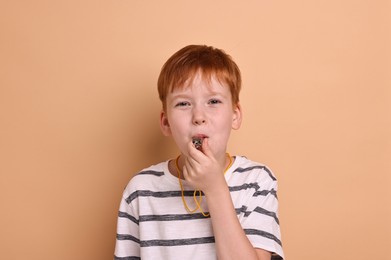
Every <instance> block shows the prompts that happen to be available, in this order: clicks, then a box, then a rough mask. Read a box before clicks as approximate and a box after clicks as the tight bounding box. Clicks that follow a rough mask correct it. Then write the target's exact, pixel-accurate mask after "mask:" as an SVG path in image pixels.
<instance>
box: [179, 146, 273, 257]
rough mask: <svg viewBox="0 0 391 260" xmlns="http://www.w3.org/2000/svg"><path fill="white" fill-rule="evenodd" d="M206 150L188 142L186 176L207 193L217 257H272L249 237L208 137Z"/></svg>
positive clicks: (204, 147) (190, 181) (184, 169)
mask: <svg viewBox="0 0 391 260" xmlns="http://www.w3.org/2000/svg"><path fill="white" fill-rule="evenodd" d="M203 153H204V154H203V155H201V153H200V152H199V151H198V150H196V149H195V148H194V147H193V146H192V144H190V145H189V154H190V158H188V159H187V162H186V163H185V165H184V168H183V175H184V177H185V179H186V180H187V181H188V182H189V183H190V184H191V185H193V186H194V187H196V188H199V189H201V190H202V191H203V192H204V194H205V197H206V199H207V203H208V208H209V213H210V216H211V221H212V226H213V233H214V236H215V244H216V252H217V257H218V259H261V260H266V259H268V260H270V258H271V253H270V252H268V251H265V250H263V249H255V248H254V247H253V246H252V244H251V242H250V241H249V239H248V238H247V236H246V234H245V232H244V230H243V228H242V226H241V224H240V222H239V219H238V217H237V215H236V211H235V208H234V205H233V203H232V199H231V194H230V192H229V188H228V185H227V182H226V181H225V177H224V174H223V172H224V169H223V166H221V164H219V163H218V162H217V161H216V160H215V159H214V157H213V154H212V153H211V151H210V150H209V147H208V144H207V139H205V140H204V143H203Z"/></svg>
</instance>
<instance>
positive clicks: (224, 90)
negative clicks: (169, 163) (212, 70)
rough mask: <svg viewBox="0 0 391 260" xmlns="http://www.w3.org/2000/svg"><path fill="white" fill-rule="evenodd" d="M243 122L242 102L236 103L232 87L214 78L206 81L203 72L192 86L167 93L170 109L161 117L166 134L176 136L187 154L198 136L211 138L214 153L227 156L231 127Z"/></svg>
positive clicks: (168, 107)
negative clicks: (233, 99)
mask: <svg viewBox="0 0 391 260" xmlns="http://www.w3.org/2000/svg"><path fill="white" fill-rule="evenodd" d="M241 121H242V113H241V108H240V105H239V104H236V105H233V104H232V97H231V92H230V89H229V87H228V86H226V85H225V84H221V83H220V82H219V81H218V80H217V79H216V78H214V77H212V78H211V81H210V82H208V81H205V80H203V79H202V77H201V75H199V74H198V75H196V76H195V78H194V80H193V82H192V83H191V84H190V86H189V87H185V88H182V89H176V90H174V91H173V92H171V93H169V94H168V95H167V100H166V111H162V112H161V116H160V125H161V129H162V132H163V134H164V135H166V136H172V137H173V139H174V141H175V143H176V144H177V146H178V148H179V149H180V151H181V153H182V154H184V155H185V156H188V145H189V143H190V142H192V140H193V139H194V138H198V139H205V138H208V144H209V147H210V149H211V150H212V152H213V154H214V155H215V156H225V153H226V148H227V142H228V138H229V135H230V133H231V129H239V127H240V125H241Z"/></svg>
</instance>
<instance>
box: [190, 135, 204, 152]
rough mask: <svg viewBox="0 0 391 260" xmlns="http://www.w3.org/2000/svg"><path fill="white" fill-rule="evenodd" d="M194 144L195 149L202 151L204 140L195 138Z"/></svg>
mask: <svg viewBox="0 0 391 260" xmlns="http://www.w3.org/2000/svg"><path fill="white" fill-rule="evenodd" d="M192 142H193V144H194V147H195V148H196V149H197V150H201V148H202V139H201V138H193V140H192Z"/></svg>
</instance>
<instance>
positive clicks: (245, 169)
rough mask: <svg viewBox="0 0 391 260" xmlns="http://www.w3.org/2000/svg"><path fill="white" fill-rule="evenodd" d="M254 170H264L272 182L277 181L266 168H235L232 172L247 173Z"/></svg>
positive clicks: (257, 166)
mask: <svg viewBox="0 0 391 260" xmlns="http://www.w3.org/2000/svg"><path fill="white" fill-rule="evenodd" d="M254 169H261V170H265V171H266V172H267V174H269V177H270V178H271V179H272V180H273V181H276V180H277V179H276V178H275V177H274V176H273V174H272V172H271V171H270V170H269V169H268V168H267V167H266V166H261V165H255V166H251V167H246V168H240V167H239V168H236V170H235V171H234V172H247V171H251V170H254Z"/></svg>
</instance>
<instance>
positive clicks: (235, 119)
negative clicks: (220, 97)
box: [232, 103, 242, 130]
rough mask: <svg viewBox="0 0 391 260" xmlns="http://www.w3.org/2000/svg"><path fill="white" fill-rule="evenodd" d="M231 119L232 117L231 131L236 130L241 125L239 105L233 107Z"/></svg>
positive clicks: (240, 107) (240, 108)
mask: <svg viewBox="0 0 391 260" xmlns="http://www.w3.org/2000/svg"><path fill="white" fill-rule="evenodd" d="M233 112H234V113H233V117H232V129H233V130H238V129H239V128H240V126H241V125H242V106H241V105H240V103H237V104H236V105H234V109H233Z"/></svg>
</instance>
